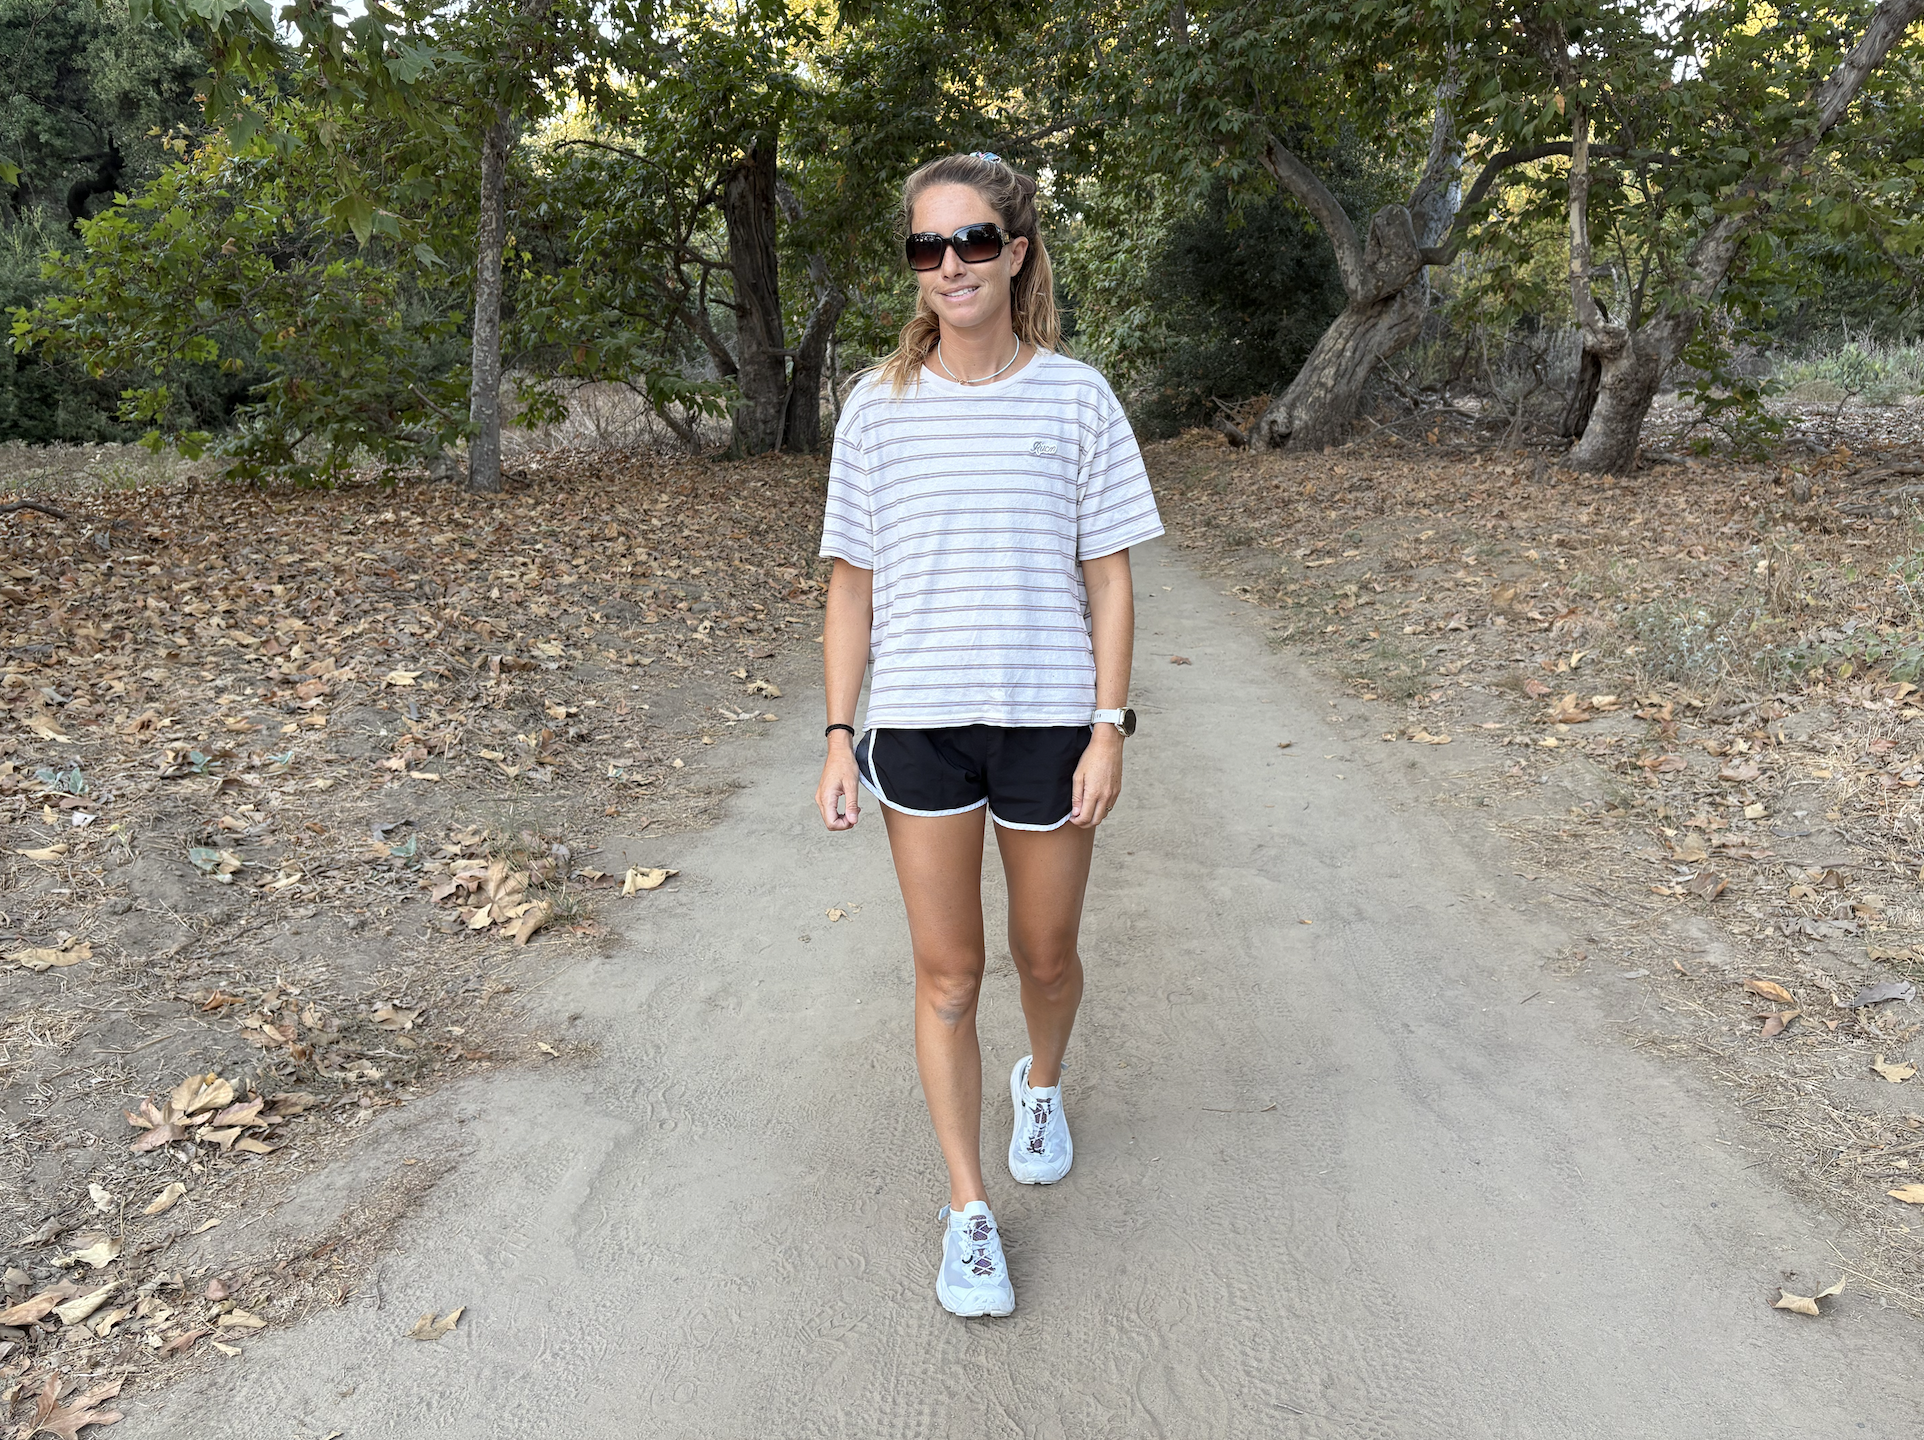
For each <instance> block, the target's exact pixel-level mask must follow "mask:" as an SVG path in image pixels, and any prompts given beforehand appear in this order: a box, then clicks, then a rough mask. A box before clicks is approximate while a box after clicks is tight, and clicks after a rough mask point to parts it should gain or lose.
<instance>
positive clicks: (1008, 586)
mask: <svg viewBox="0 0 1924 1440" xmlns="http://www.w3.org/2000/svg"><path fill="white" fill-rule="evenodd" d="M920 378H921V383H920V384H919V385H911V386H910V387H909V388H908V389H907V390H906V391H904V392H903V393H902V394H901V395H900V396H899V397H897V396H895V395H893V394H891V393H890V389H889V386H888V385H887V384H886V383H885V382H883V381H882V380H881V378H880V376H879V375H871V376H869V377H868V378H867V379H865V380H863V382H862V383H861V384H860V385H859V386H858V387H857V388H856V390H855V393H854V394H853V395H851V396H850V397H849V402H848V406H847V408H846V409H844V410H843V412H842V420H841V423H840V424H839V425H837V426H836V427H835V449H834V454H833V457H832V458H831V460H830V462H829V470H828V514H827V517H826V519H825V521H824V523H823V527H822V551H821V553H822V554H823V555H825V556H833V557H835V558H838V559H841V560H846V561H847V562H848V563H849V564H851V565H856V566H859V567H861V568H862V569H864V570H873V571H874V572H875V624H874V629H873V631H872V632H871V634H870V637H869V658H870V659H871V660H873V661H874V662H875V673H874V676H873V677H872V679H871V681H870V685H869V702H868V717H867V722H866V724H867V727H869V728H877V727H880V728H886V729H934V728H937V727H940V726H946V725H1087V724H1088V723H1089V722H1090V718H1091V716H1092V715H1093V713H1094V711H1095V703H1096V665H1095V653H1094V647H1093V646H1092V644H1091V642H1090V635H1089V603H1088V596H1087V594H1086V592H1085V591H1084V589H1083V584H1082V568H1081V565H1080V564H1079V563H1078V562H1080V561H1083V560H1095V559H1099V558H1100V557H1102V556H1104V555H1113V554H1115V553H1116V552H1117V551H1118V550H1126V549H1128V548H1129V547H1130V546H1131V545H1137V544H1140V543H1141V542H1143V541H1145V540H1151V539H1154V538H1155V537H1156V536H1158V535H1160V534H1162V520H1161V518H1160V517H1159V516H1158V515H1157V513H1156V500H1155V496H1154V495H1153V494H1151V493H1150V489H1149V476H1148V473H1147V472H1146V471H1145V470H1144V469H1143V465H1142V453H1141V452H1140V451H1139V450H1138V449H1137V448H1136V439H1135V436H1134V435H1133V434H1131V433H1130V430H1129V422H1128V420H1127V419H1126V418H1124V416H1123V413H1122V406H1121V405H1120V404H1118V403H1117V401H1116V397H1115V394H1114V392H1113V391H1111V390H1110V388H1109V385H1108V382H1107V381H1105V380H1104V379H1103V378H1102V376H1101V375H1100V374H1098V373H1097V372H1096V371H1095V370H1093V369H1091V368H1090V367H1089V366H1087V365H1083V364H1081V363H1079V362H1077V361H1074V360H1070V359H1068V358H1067V357H1065V356H1062V355H1057V354H1054V353H1051V352H1049V351H1044V352H1042V353H1040V354H1038V355H1037V356H1036V357H1035V358H1034V359H1033V360H1031V361H1030V362H1029V363H1028V364H1027V365H1025V366H1024V367H1023V368H1022V369H1021V370H1019V371H1017V372H1016V373H1015V374H1013V375H1011V376H1010V377H1009V378H1008V379H1006V380H998V381H995V382H992V383H991V384H987V385H958V384H955V383H954V382H952V381H948V380H943V379H939V378H937V377H935V376H932V375H930V374H929V373H928V372H927V371H926V370H925V371H923V372H922V375H921V377H920Z"/></svg>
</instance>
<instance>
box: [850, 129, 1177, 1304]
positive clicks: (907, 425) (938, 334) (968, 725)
mask: <svg viewBox="0 0 1924 1440" xmlns="http://www.w3.org/2000/svg"><path fill="white" fill-rule="evenodd" d="M1035 198H1036V186H1035V182H1034V181H1033V180H1031V179H1030V178H1029V177H1028V176H1026V175H1022V174H1019V173H1018V172H1016V171H1015V170H1013V169H1012V168H1010V167H1009V166H1008V165H1007V164H1005V163H1003V162H1002V161H1001V160H999V159H998V158H997V157H995V156H993V155H987V154H977V155H951V156H948V157H945V158H943V159H940V160H935V161H932V162H931V163H929V164H927V165H924V166H923V167H922V168H921V169H919V170H917V171H916V172H915V173H914V174H913V175H911V176H910V177H909V180H908V183H907V185H906V186H905V187H904V190H903V196H902V216H903V222H904V229H905V231H906V232H907V239H906V242H905V248H906V252H907V258H908V263H909V267H910V269H912V270H913V271H914V272H915V278H916V280H917V282H918V284H919V285H920V289H921V293H920V296H919V298H918V302H917V307H916V314H915V318H914V319H913V320H911V321H910V322H909V324H908V325H907V326H906V327H905V328H904V329H903V331H902V338H901V343H900V345H899V346H898V347H897V349H896V351H895V353H894V354H893V355H892V356H890V357H889V359H888V360H887V361H886V362H884V363H883V364H882V365H881V366H880V367H879V368H878V369H877V370H876V371H875V372H872V373H871V374H870V375H869V376H868V377H866V378H865V379H864V380H863V381H862V383H861V384H860V385H859V386H858V387H857V389H856V390H855V392H854V394H853V395H851V396H850V398H849V403H848V405H847V407H846V408H845V409H844V411H843V413H842V419H841V423H840V424H839V425H838V426H837V427H836V431H835V450H834V457H833V460H832V462H831V464H830V467H829V482H828V512H827V519H826V523H825V525H824V528H823V535H822V554H823V555H824V556H828V557H832V558H833V559H834V561H835V570H834V575H833V576H832V578H831V579H830V581H829V590H828V616H827V623H826V626H825V628H824V633H823V661H824V666H825V670H826V674H827V680H828V720H829V725H828V728H827V730H826V731H825V732H824V733H825V735H826V737H827V740H828V760H827V763H826V764H825V765H824V766H823V767H822V783H821V786H820V788H819V789H818V790H817V791H816V796H815V799H816V803H817V804H818V805H819V806H820V807H821V811H822V819H823V820H824V821H825V822H826V823H827V825H828V828H829V829H830V830H847V829H851V828H853V827H854V825H855V824H856V822H857V820H858V818H859V817H860V813H861V805H860V796H859V789H858V784H859V785H861V786H866V787H867V788H868V790H869V791H870V793H871V794H873V795H874V796H875V797H876V798H877V799H879V800H880V801H881V802H882V806H883V811H882V814H883V819H884V821H885V823H886V824H887V827H888V837H889V848H890V851H891V853H892V855H893V856H894V860H895V873H896V876H897V878H898V879H899V880H900V882H901V886H902V898H903V900H904V901H905V902H906V905H907V909H908V920H909V936H910V940H911V943H912V946H913V949H914V953H915V1058H916V1065H917V1068H918V1069H919V1070H920V1072H921V1076H922V1089H923V1092H924V1093H925V1094H926V1096H927V1097H928V1104H929V1115H930V1117H931V1118H932V1119H933V1120H934V1122H935V1134H936V1139H937V1141H938V1142H939V1143H940V1145H941V1147H942V1156H943V1158H944V1159H945V1160H946V1161H947V1162H948V1168H949V1204H948V1208H947V1209H945V1210H944V1211H943V1212H942V1215H943V1218H944V1220H945V1221H946V1222H947V1225H946V1232H945V1236H944V1243H943V1251H942V1263H941V1266H940V1268H939V1269H938V1271H937V1275H936V1282H935V1292H936V1296H937V1298H938V1299H939V1300H940V1301H941V1303H942V1305H943V1306H944V1307H945V1308H946V1309H948V1310H950V1311H951V1312H953V1313H954V1314H957V1315H1007V1314H1009V1313H1010V1312H1011V1311H1013V1310H1014V1309H1015V1290H1014V1288H1013V1286H1012V1285H1011V1284H1010V1280H1009V1271H1008V1266H1007V1264H1006V1263H1005V1261H1004V1259H1003V1254H1002V1242H1001V1239H1000V1237H999V1235H998V1234H997V1231H996V1225H995V1217H994V1215H993V1214H992V1213H991V1211H990V1209H989V1204H988V1190H987V1188H986V1186H985V1185H984V1183H983V1179H982V1157H981V1130H982V1056H981V1051H980V1049H979V1047H978V1045H977V1042H976V1032H975V1008H976V994H977V991H978V989H979V987H980V985H981V981H982V969H983V958H984V952H983V935H982V839H983V817H984V814H985V813H986V814H987V816H988V817H989V818H990V819H992V820H994V821H995V837H996V845H997V848H998V849H999V850H1000V851H1001V853H1002V866H1003V871H1004V873H1005V874H1006V876H1007V879H1008V891H1009V952H1010V954H1011V955H1012V956H1013V957H1014V960H1015V965H1016V969H1017V971H1018V972H1019V973H1020V975H1021V979H1022V1013H1023V1015H1024V1017H1025V1019H1026V1020H1027V1022H1028V1031H1029V1043H1030V1047H1031V1053H1030V1054H1029V1055H1025V1056H1024V1057H1023V1058H1022V1059H1021V1060H1018V1061H1017V1062H1016V1065H1015V1069H1014V1070H1013V1071H1012V1072H1011V1074H1010V1076H1009V1093H1010V1099H1011V1101H1012V1104H1013V1107H1014V1111H1015V1114H1014V1134H1013V1136H1012V1138H1011V1139H1010V1141H1009V1171H1010V1174H1011V1175H1012V1176H1013V1177H1014V1178H1015V1179H1016V1180H1018V1181H1019V1182H1021V1183H1023V1184H1025V1185H1048V1184H1052V1183H1053V1182H1055V1181H1057V1180H1060V1179H1061V1178H1062V1177H1063V1176H1064V1175H1065V1174H1067V1173H1068V1170H1069V1164H1070V1160H1071V1158H1072V1153H1073V1152H1072V1149H1071V1146H1070V1140H1069V1126H1068V1122H1067V1120H1066V1118H1065V1117H1064V1115H1063V1109H1062V1088H1061V1076H1062V1057H1063V1051H1064V1050H1065V1049H1066V1048H1067V1047H1068V1043H1069V1031H1070V1027H1071V1026H1072V1025H1073V1024H1074V1023H1075V1017H1076V1006H1077V1004H1078V1002H1079V1001H1080V1000H1081V998H1082V962H1081V960H1080V959H1079V958H1078V957H1077V954H1076V933H1077V930H1078V928H1079V927H1080V924H1081V920H1082V896H1083V890H1084V887H1085V886H1086V884H1087V882H1088V878H1089V860H1090V856H1091V854H1092V852H1093V850H1094V846H1095V828H1096V826H1097V825H1099V824H1101V823H1102V821H1103V819H1104V817H1106V816H1107V815H1108V814H1109V812H1110V810H1111V809H1113V808H1114V806H1115V803H1116V798H1117V796H1118V795H1119V794H1120V793H1121V791H1122V746H1123V739H1124V737H1125V736H1126V735H1128V734H1129V733H1130V731H1131V730H1133V729H1134V727H1135V715H1134V712H1133V711H1130V710H1127V709H1125V708H1124V706H1125V704H1126V697H1127V694H1128V690H1129V661H1130V649H1131V644H1132V640H1133V635H1134V628H1135V603H1134V599H1133V596H1132V592H1131V590H1130V582H1129V550H1128V547H1129V546H1131V545H1135V544H1139V543H1140V542H1142V541H1145V540H1149V539H1152V538H1153V537H1155V536H1157V535H1160V534H1161V533H1162V524H1161V522H1160V520H1159V519H1158V517H1157V514H1156V503H1155V499H1154V497H1153V496H1152V495H1151V494H1150V490H1149V478H1148V476H1147V475H1146V474H1145V473H1144V470H1143V466H1142V457H1141V454H1140V453H1139V452H1138V451H1137V449H1136V442H1135V438H1134V437H1133V436H1132V435H1131V434H1130V431H1129V425H1128V422H1127V421H1126V420H1125V419H1124V418H1123V414H1122V407H1121V406H1120V405H1118V404H1117V403H1116V398H1115V395H1114V394H1113V393H1112V392H1111V391H1110V389H1109V386H1108V385H1107V384H1106V383H1105V382H1104V381H1103V378H1102V376H1100V375H1099V374H1097V373H1096V372H1095V371H1094V370H1092V369H1090V368H1089V367H1088V366H1087V365H1081V364H1078V363H1077V362H1075V361H1073V360H1070V359H1068V358H1066V357H1065V356H1063V355H1061V354H1059V353H1057V349H1056V347H1057V345H1058V343H1059V327H1058V323H1057V319H1056V308H1055V294H1054V281H1053V278H1052V276H1051V272H1050V269H1049V255H1048V251H1047V250H1046V249H1045V248H1044V246H1043V243H1042V235H1041V232H1040V230H1039V229H1038V228H1037V224H1036V205H1035ZM871 659H873V661H874V664H875V674H874V679H873V681H872V683H871V686H870V694H869V705H868V713H867V716H866V720H865V729H864V730H863V731H862V732H861V733H860V734H859V735H858V733H857V731H856V729H855V725H854V720H855V707H856V702H857V700H858V698H859V696H860V694H861V689H862V677H863V672H864V670H865V669H866V668H867V665H868V662H869V661H870V660H871Z"/></svg>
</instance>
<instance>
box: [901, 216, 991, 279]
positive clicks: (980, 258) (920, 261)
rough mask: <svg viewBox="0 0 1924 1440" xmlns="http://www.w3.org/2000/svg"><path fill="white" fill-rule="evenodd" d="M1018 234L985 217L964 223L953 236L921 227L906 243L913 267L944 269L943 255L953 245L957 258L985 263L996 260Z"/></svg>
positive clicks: (905, 247)
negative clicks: (979, 220) (977, 222)
mask: <svg viewBox="0 0 1924 1440" xmlns="http://www.w3.org/2000/svg"><path fill="white" fill-rule="evenodd" d="M1013 239H1015V236H1013V235H1011V234H1010V233H1009V232H1008V231H1007V230H1004V229H1003V228H1002V227H1001V226H1000V225H997V224H995V223H993V222H992V221H988V220H984V221H982V222H980V223H979V224H975V225H964V226H963V227H962V228H961V229H960V230H958V231H956V232H955V233H954V234H953V235H938V234H936V233H935V232H934V231H933V230H919V231H917V232H916V233H915V234H913V235H911V236H909V238H908V239H907V241H905V242H904V244H903V247H902V248H903V249H904V250H905V251H907V253H908V258H909V269H911V270H939V269H941V268H942V254H943V252H944V251H945V250H947V249H948V248H949V247H950V246H954V247H955V258H956V259H958V260H960V261H961V262H962V263H963V264H964V265H981V264H983V263H985V262H986V261H990V260H993V259H995V257H996V256H998V255H1000V254H1001V253H1002V247H1003V246H1004V245H1007V244H1008V243H1009V242H1010V241H1011V240H1013Z"/></svg>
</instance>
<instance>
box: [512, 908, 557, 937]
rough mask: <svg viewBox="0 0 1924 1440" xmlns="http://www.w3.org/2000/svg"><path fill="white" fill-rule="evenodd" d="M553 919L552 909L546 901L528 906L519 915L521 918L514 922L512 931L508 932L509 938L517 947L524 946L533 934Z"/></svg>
mask: <svg viewBox="0 0 1924 1440" xmlns="http://www.w3.org/2000/svg"><path fill="white" fill-rule="evenodd" d="M553 917H554V907H553V906H552V905H550V904H548V902H547V901H545V900H544V901H542V902H541V903H540V904H538V905H530V906H529V907H528V908H527V909H526V910H524V911H523V912H522V913H521V918H520V919H518V920H516V921H515V923H514V929H513V931H512V932H510V938H511V939H513V941H514V943H515V944H517V945H526V944H527V943H528V941H529V940H530V939H532V938H533V937H534V932H535V931H537V930H539V929H540V928H541V927H542V926H543V925H546V924H547V923H548V921H549V920H550V919H552V918H553Z"/></svg>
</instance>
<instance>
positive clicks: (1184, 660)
mask: <svg viewBox="0 0 1924 1440" xmlns="http://www.w3.org/2000/svg"><path fill="white" fill-rule="evenodd" d="M1169 663H1170V664H1171V665H1187V664H1188V663H1189V657H1188V656H1187V655H1171V656H1170V657H1169Z"/></svg>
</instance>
